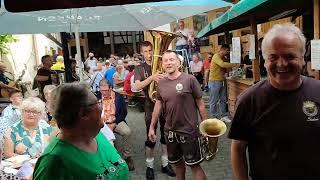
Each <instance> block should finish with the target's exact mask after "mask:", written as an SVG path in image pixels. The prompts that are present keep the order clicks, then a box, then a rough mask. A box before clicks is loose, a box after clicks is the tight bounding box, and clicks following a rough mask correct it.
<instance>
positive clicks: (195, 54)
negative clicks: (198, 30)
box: [191, 53, 202, 61]
mask: <svg viewBox="0 0 320 180" xmlns="http://www.w3.org/2000/svg"><path fill="white" fill-rule="evenodd" d="M192 56H197V57H198V59H199V61H201V59H202V58H201V55H200V53H192ZM192 56H191V57H192Z"/></svg>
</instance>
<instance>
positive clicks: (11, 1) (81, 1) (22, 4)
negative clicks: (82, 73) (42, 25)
mask: <svg viewBox="0 0 320 180" xmlns="http://www.w3.org/2000/svg"><path fill="white" fill-rule="evenodd" d="M158 1H163V0H117V1H114V0H99V1H88V0H54V1H46V2H45V3H43V0H27V1H21V0H4V4H5V6H6V9H7V10H8V11H10V12H29V11H39V10H50V9H70V8H82V7H95V6H114V5H124V4H135V3H146V2H158ZM166 1H170V0H166Z"/></svg>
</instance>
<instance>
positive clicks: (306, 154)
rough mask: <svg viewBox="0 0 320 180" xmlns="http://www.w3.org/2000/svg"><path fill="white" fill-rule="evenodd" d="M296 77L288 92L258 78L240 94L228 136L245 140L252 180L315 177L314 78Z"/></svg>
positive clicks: (319, 175) (317, 101)
mask: <svg viewBox="0 0 320 180" xmlns="http://www.w3.org/2000/svg"><path fill="white" fill-rule="evenodd" d="M302 79H303V83H302V85H301V86H300V87H299V88H298V89H296V90H293V91H280V90H278V89H276V88H274V87H273V86H271V84H270V83H269V81H267V80H264V81H262V82H259V83H258V84H255V85H254V86H252V87H250V88H249V89H247V90H246V91H245V92H243V93H242V94H241V95H240V97H239V99H238V101H237V108H236V111H235V115H234V118H233V121H232V124H231V127H230V132H229V137H230V138H231V139H236V140H241V141H246V142H248V152H249V161H250V163H249V164H250V174H251V176H252V179H258V180H270V179H272V180H284V179H308V180H316V179H320V171H319V167H318V165H319V164H320V156H319V155H318V154H319V152H320V143H319V139H320V91H319V89H320V81H319V80H315V79H312V78H307V77H303V78H302Z"/></svg>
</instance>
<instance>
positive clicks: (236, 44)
mask: <svg viewBox="0 0 320 180" xmlns="http://www.w3.org/2000/svg"><path fill="white" fill-rule="evenodd" d="M240 61H241V44H240V37H234V38H232V59H231V60H230V62H231V63H240Z"/></svg>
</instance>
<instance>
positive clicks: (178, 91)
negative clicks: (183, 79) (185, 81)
mask: <svg viewBox="0 0 320 180" xmlns="http://www.w3.org/2000/svg"><path fill="white" fill-rule="evenodd" d="M176 90H177V93H181V91H182V90H183V85H182V84H181V83H178V84H177V85H176Z"/></svg>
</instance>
